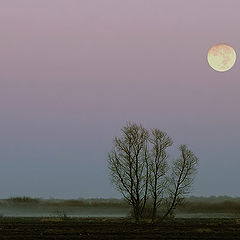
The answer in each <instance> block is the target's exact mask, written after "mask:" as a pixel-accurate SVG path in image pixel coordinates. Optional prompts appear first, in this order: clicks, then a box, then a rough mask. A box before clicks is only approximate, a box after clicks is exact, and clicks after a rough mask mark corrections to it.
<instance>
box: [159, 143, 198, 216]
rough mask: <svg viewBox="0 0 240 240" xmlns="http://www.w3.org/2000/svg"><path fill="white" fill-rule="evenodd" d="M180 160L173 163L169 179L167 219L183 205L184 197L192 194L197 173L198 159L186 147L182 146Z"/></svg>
mask: <svg viewBox="0 0 240 240" xmlns="http://www.w3.org/2000/svg"><path fill="white" fill-rule="evenodd" d="M179 150H180V154H181V156H180V158H178V159H176V160H175V161H174V162H173V165H172V168H171V175H170V177H169V178H168V183H167V191H168V194H169V195H168V202H169V205H168V209H167V211H166V213H165V215H164V216H163V219H164V218H166V217H167V216H168V215H169V214H171V213H172V211H173V210H174V209H175V208H176V206H177V205H179V204H180V203H182V201H183V200H184V196H185V195H186V194H188V193H190V191H191V188H192V184H193V180H194V176H195V173H196V171H197V165H198V158H197V157H196V156H195V155H194V154H193V152H192V151H190V150H189V149H188V148H187V146H186V145H181V146H180V148H179Z"/></svg>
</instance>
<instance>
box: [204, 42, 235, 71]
mask: <svg viewBox="0 0 240 240" xmlns="http://www.w3.org/2000/svg"><path fill="white" fill-rule="evenodd" d="M236 58H237V55H236V52H235V50H234V49H233V48H232V47H231V46H229V45H227V44H217V45H215V46H213V47H211V48H210V50H209V51H208V56H207V59H208V63H209V65H210V66H211V67H212V68H213V69H214V70H216V71H218V72H225V71H228V70H229V69H231V68H232V67H233V65H234V63H235V61H236Z"/></svg>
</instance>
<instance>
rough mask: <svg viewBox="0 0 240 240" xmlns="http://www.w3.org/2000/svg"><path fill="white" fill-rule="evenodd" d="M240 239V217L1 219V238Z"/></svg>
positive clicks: (115, 239) (102, 239)
mask: <svg viewBox="0 0 240 240" xmlns="http://www.w3.org/2000/svg"><path fill="white" fill-rule="evenodd" d="M2 239H6V240H7V239H8V240H10V239H11V240H14V239H16V240H22V239H26V240H28V239H52V240H58V239H91V240H95V239H97V240H117V239H119V240H120V239H121V240H125V239H166V240H173V239H184V240H187V239H198V240H204V239H208V240H210V239H211V240H214V239H224V240H230V239H234V240H237V239H240V219H175V220H172V221H168V222H163V223H155V224H154V225H152V224H151V223H150V222H142V223H139V224H136V223H134V222H131V221H129V220H127V219H124V218H112V219H111V218H101V219H99V218H97V219H96V218H86V219H83V218H67V219H62V218H57V217H55V218H7V217H3V218H1V219H0V240H2Z"/></svg>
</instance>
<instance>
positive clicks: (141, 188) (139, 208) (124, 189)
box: [108, 123, 149, 221]
mask: <svg viewBox="0 0 240 240" xmlns="http://www.w3.org/2000/svg"><path fill="white" fill-rule="evenodd" d="M121 130H122V137H120V138H117V137H115V138H114V141H113V145H114V147H113V149H112V151H111V152H110V153H109V155H108V167H109V170H110V174H111V179H112V182H113V183H114V185H115V186H116V188H117V190H119V191H120V192H121V193H122V194H123V196H124V198H125V199H126V200H127V201H128V203H129V204H130V205H131V206H132V209H133V215H134V217H135V219H136V220H137V221H138V220H139V219H140V218H141V216H142V214H143V211H144V208H145V205H146V201H147V197H148V185H149V184H148V181H149V166H148V159H149V149H148V139H149V133H148V131H147V130H146V129H145V128H143V127H142V126H141V125H137V124H135V123H133V124H132V123H127V125H126V126H125V127H123V128H122V129H121Z"/></svg>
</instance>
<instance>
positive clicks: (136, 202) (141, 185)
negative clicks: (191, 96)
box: [108, 123, 198, 221]
mask: <svg viewBox="0 0 240 240" xmlns="http://www.w3.org/2000/svg"><path fill="white" fill-rule="evenodd" d="M121 132H122V136H121V137H120V138H118V137H115V138H114V140H113V148H112V150H111V151H110V153H109V154H108V168H109V170H110V175H111V180H112V183H113V184H114V185H115V187H116V188H117V190H118V191H120V192H121V193H122V195H123V196H124V198H125V199H126V200H127V201H128V203H129V204H130V205H131V207H132V211H133V216H134V218H135V220H136V221H138V220H139V219H140V218H142V217H143V214H144V210H145V209H146V204H147V202H148V203H151V204H152V205H151V210H152V214H151V215H152V216H151V217H152V221H154V220H155V218H156V213H157V210H158V209H159V208H160V207H162V205H164V204H162V203H165V202H166V203H167V209H166V212H165V214H163V218H162V219H164V218H166V217H167V216H168V215H169V214H171V213H172V212H173V210H174V209H175V208H176V206H177V205H179V204H180V203H181V201H182V200H183V199H184V197H185V195H186V194H188V193H189V192H190V190H191V187H192V183H193V180H194V175H195V173H196V171H197V164H198V159H197V157H196V156H195V155H194V154H193V152H192V151H190V150H189V149H188V148H187V146H186V145H181V146H180V148H179V150H180V153H181V155H180V157H179V158H178V159H176V160H175V161H173V162H172V165H170V164H168V161H167V160H168V154H167V149H168V148H169V147H170V146H171V145H172V144H173V142H172V140H171V138H170V137H169V136H168V135H167V134H166V133H165V132H162V131H160V130H159V129H152V130H151V135H150V134H149V131H148V130H147V129H145V128H144V127H142V125H137V124H135V123H127V124H126V126H124V127H123V128H122V129H121Z"/></svg>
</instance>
